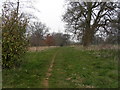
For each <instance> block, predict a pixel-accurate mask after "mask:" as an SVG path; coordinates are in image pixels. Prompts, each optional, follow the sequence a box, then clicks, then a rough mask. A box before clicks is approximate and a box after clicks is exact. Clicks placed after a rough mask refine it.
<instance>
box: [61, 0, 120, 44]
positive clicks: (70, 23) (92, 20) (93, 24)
mask: <svg viewBox="0 0 120 90" xmlns="http://www.w3.org/2000/svg"><path fill="white" fill-rule="evenodd" d="M118 5H119V4H118V3H115V2H71V1H68V7H67V10H66V13H65V14H64V15H63V21H64V22H66V26H67V31H68V32H71V33H73V34H75V35H77V37H78V38H80V37H82V44H83V46H88V45H90V44H91V43H92V41H93V38H94V36H95V34H96V33H101V32H102V34H105V35H107V34H109V33H111V28H110V27H111V26H110V23H111V22H112V21H113V20H114V19H115V17H116V15H117V10H118Z"/></svg>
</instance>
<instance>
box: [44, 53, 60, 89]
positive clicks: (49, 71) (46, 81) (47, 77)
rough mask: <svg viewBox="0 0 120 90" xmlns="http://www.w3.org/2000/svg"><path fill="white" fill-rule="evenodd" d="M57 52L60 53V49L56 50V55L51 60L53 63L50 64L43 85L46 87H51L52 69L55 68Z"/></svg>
mask: <svg viewBox="0 0 120 90" xmlns="http://www.w3.org/2000/svg"><path fill="white" fill-rule="evenodd" d="M57 53H58V51H56V53H55V54H54V56H53V58H52V60H51V63H50V65H49V68H48V71H47V72H46V76H45V78H44V79H43V86H44V87H45V88H49V78H50V76H51V75H52V70H53V66H54V62H55V57H56V55H57Z"/></svg>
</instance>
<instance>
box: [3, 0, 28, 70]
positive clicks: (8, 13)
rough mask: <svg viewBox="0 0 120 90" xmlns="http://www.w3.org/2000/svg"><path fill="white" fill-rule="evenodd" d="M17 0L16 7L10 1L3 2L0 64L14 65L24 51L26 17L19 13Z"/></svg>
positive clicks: (4, 65)
mask: <svg viewBox="0 0 120 90" xmlns="http://www.w3.org/2000/svg"><path fill="white" fill-rule="evenodd" d="M19 3H20V2H19V1H18V2H17V4H16V7H15V6H14V4H13V3H12V2H5V4H4V5H3V9H2V63H3V64H2V66H3V68H12V67H16V66H18V65H19V64H20V62H21V57H23V54H24V53H25V51H26V46H27V40H26V37H25V33H26V27H27V24H28V19H27V17H25V16H24V14H23V13H19Z"/></svg>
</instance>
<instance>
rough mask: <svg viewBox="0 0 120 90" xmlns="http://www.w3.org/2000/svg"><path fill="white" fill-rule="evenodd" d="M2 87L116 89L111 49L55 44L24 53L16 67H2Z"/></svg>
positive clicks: (115, 62) (114, 53)
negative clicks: (90, 48) (40, 49)
mask: <svg viewBox="0 0 120 90" xmlns="http://www.w3.org/2000/svg"><path fill="white" fill-rule="evenodd" d="M2 76H3V88H117V87H118V59H117V52H116V51H115V50H97V51H95V50H83V49H79V48H74V47H57V48H51V49H47V50H45V51H40V52H28V53H26V56H25V58H24V59H23V62H22V65H21V67H19V68H15V69H11V70H7V69H4V70H3V75H2Z"/></svg>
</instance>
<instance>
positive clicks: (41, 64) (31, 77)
mask: <svg viewBox="0 0 120 90" xmlns="http://www.w3.org/2000/svg"><path fill="white" fill-rule="evenodd" d="M56 50H57V48H56V49H49V50H47V51H42V52H28V53H27V54H26V57H25V60H24V61H23V62H22V66H21V67H20V68H16V69H12V70H6V69H4V70H3V88H40V87H42V84H41V81H42V79H43V77H44V76H45V73H46V71H47V69H48V67H49V64H50V61H51V59H52V57H53V55H54V53H55V52H56Z"/></svg>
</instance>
